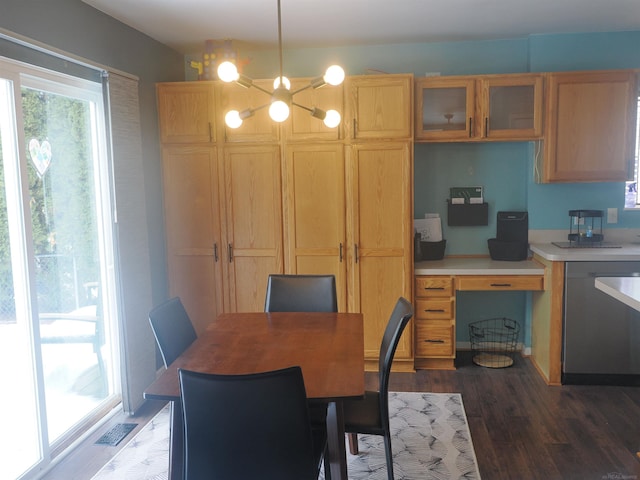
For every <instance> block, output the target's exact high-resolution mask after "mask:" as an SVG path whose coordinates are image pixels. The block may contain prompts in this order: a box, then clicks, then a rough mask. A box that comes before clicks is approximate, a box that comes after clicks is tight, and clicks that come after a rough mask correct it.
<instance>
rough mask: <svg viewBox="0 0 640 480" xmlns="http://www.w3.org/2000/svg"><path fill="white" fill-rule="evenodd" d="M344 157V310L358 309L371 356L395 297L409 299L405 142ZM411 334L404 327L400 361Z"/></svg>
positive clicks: (409, 194) (361, 148)
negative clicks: (346, 280)
mask: <svg viewBox="0 0 640 480" xmlns="http://www.w3.org/2000/svg"><path fill="white" fill-rule="evenodd" d="M347 161H348V165H347V185H348V186H349V188H348V190H347V205H348V210H347V212H348V217H347V224H348V228H347V243H348V247H349V248H348V249H347V259H348V264H347V265H348V266H349V273H348V276H349V285H348V288H347V290H348V296H349V309H350V311H356V312H358V311H359V312H362V313H363V315H364V335H365V357H366V358H367V359H370V360H375V359H377V357H378V355H379V352H380V343H381V341H382V335H383V333H384V330H385V328H386V326H387V322H388V320H389V316H390V314H391V311H392V310H393V307H394V305H395V303H396V301H397V300H398V297H400V296H404V297H405V298H407V299H408V300H411V291H412V278H413V277H412V270H413V256H412V253H411V252H412V250H411V249H412V241H413V213H412V204H413V202H412V199H413V188H412V187H413V181H412V170H411V166H412V158H411V143H409V142H402V143H389V144H366V145H354V146H352V147H351V148H350V150H349V157H348V160H347ZM412 338H413V337H412V327H411V326H409V327H407V329H406V330H405V332H404V334H403V336H402V338H401V340H400V344H399V345H398V349H397V351H396V355H395V359H396V360H399V361H400V363H402V360H403V359H405V360H411V359H412ZM410 368H411V369H412V368H413V363H412V362H411V364H410Z"/></svg>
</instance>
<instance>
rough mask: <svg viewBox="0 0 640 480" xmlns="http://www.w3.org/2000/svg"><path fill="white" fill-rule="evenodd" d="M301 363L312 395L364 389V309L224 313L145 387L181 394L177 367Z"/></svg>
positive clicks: (252, 369) (152, 394)
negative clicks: (343, 311)
mask: <svg viewBox="0 0 640 480" xmlns="http://www.w3.org/2000/svg"><path fill="white" fill-rule="evenodd" d="M296 365H299V366H300V367H301V368H302V374H303V377H304V381H305V388H306V390H307V397H309V398H324V399H339V398H345V397H359V396H362V395H363V394H364V332H363V321H362V314H360V313H306V312H305V313H301V312H278V313H275V312H274V313H264V312H258V313H223V314H220V315H219V316H218V317H217V318H216V319H215V320H214V321H213V322H212V323H211V324H210V325H209V326H208V327H207V329H206V331H205V332H204V333H202V334H201V335H199V336H198V338H197V340H196V341H195V342H194V343H193V344H191V346H190V347H189V348H188V349H187V350H185V351H184V352H183V353H182V355H180V357H178V358H177V359H176V361H174V362H173V363H172V364H171V365H169V367H168V368H167V370H166V371H164V372H163V373H162V374H161V375H160V376H159V377H158V378H157V380H156V381H155V382H154V383H152V384H151V385H150V386H149V387H148V388H147V389H146V390H145V392H144V396H145V398H147V399H157V400H172V401H176V400H178V399H179V398H180V387H179V381H178V369H179V368H182V369H186V370H193V371H197V372H204V373H217V374H247V373H258V372H264V371H269V370H276V369H280V368H285V367H290V366H296Z"/></svg>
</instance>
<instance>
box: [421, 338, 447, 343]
mask: <svg viewBox="0 0 640 480" xmlns="http://www.w3.org/2000/svg"><path fill="white" fill-rule="evenodd" d="M425 343H444V340H441V339H438V340H431V339H430V338H428V339H427V340H425Z"/></svg>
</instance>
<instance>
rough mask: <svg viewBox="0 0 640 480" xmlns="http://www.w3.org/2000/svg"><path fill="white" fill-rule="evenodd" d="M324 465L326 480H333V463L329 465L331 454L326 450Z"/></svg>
mask: <svg viewBox="0 0 640 480" xmlns="http://www.w3.org/2000/svg"><path fill="white" fill-rule="evenodd" d="M322 463H323V464H324V480H331V463H329V452H328V451H326V450H325V452H324V459H323V460H322Z"/></svg>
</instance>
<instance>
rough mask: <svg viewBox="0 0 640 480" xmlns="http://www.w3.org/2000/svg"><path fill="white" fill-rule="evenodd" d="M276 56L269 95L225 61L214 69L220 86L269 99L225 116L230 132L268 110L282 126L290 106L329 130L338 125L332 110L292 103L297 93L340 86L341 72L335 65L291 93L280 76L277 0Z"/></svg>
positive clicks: (286, 80)
mask: <svg viewBox="0 0 640 480" xmlns="http://www.w3.org/2000/svg"><path fill="white" fill-rule="evenodd" d="M278 53H279V56H280V75H279V76H278V78H276V79H275V80H274V82H273V91H271V92H270V91H268V90H265V89H264V88H262V87H261V86H260V85H256V84H254V83H253V80H251V79H250V78H249V77H246V76H244V75H242V74H240V73H239V72H238V68H237V67H236V65H235V64H234V63H233V62H231V61H229V60H227V61H224V62H222V63H221V64H220V65H219V66H218V78H219V79H220V80H222V81H223V82H227V83H231V82H235V83H236V84H238V85H240V86H242V87H245V88H250V87H253V88H256V89H258V90H260V91H262V92H264V93H266V94H267V95H269V96H270V97H271V100H270V102H268V103H265V104H264V105H261V106H259V107H256V108H249V109H246V110H243V111H241V112H239V111H238V110H230V111H229V112H227V113H226V114H225V117H224V121H225V123H226V124H227V126H228V127H230V128H238V127H239V126H240V125H242V122H243V121H244V119H246V118H249V117H251V116H253V115H254V114H255V112H257V111H258V110H261V109H263V108H266V107H269V116H270V117H271V119H272V120H273V121H274V122H284V121H285V120H286V119H287V118H289V113H290V110H291V106H292V105H295V106H296V107H299V108H302V109H304V110H307V111H308V112H309V113H310V114H311V116H312V117H315V118H317V119H319V120H322V121H323V122H324V124H325V125H326V126H327V127H329V128H335V127H337V126H338V125H339V124H340V120H341V118H340V113H338V112H337V111H336V110H327V111H324V110H322V109H320V108H317V107H312V108H309V107H305V106H304V105H300V104H298V103H295V102H294V101H293V96H294V95H295V94H297V93H300V92H302V91H303V90H307V89H308V88H314V89H315V88H320V87H322V86H324V85H326V84H329V85H340V84H341V83H342V82H343V81H344V70H343V69H342V67H340V66H338V65H332V66H330V67H329V68H327V71H326V72H325V74H324V75H323V76H321V77H317V78H314V79H313V80H311V82H309V84H308V85H306V86H304V87H302V88H300V89H298V90H294V91H291V83H290V82H289V79H288V78H287V77H285V76H283V74H282V20H281V13H280V0H278Z"/></svg>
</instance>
